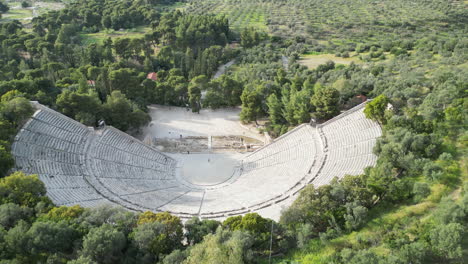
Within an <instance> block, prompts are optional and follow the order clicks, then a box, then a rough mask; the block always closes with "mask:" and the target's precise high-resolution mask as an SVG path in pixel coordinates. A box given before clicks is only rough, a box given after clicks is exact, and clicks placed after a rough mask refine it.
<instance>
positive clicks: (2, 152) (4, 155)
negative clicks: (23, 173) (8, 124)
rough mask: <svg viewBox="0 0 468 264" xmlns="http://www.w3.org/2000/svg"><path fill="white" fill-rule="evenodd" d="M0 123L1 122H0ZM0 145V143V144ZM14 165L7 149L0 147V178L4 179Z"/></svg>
mask: <svg viewBox="0 0 468 264" xmlns="http://www.w3.org/2000/svg"><path fill="white" fill-rule="evenodd" d="M0 122H1V121H0ZM0 143H1V142H0ZM14 165H15V160H14V159H13V155H11V152H10V151H9V149H7V148H5V146H3V145H0V178H3V177H5V175H6V174H7V173H8V171H9V170H10V169H11V168H12V167H13V166H14Z"/></svg>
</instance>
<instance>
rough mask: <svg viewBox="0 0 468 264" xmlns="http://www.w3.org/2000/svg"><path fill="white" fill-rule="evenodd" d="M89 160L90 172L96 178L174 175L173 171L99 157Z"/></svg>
mask: <svg viewBox="0 0 468 264" xmlns="http://www.w3.org/2000/svg"><path fill="white" fill-rule="evenodd" d="M91 162H92V163H91V164H92V166H91V168H92V170H93V172H92V173H93V174H94V175H95V176H96V177H98V178H99V177H102V178H122V179H128V178H135V179H166V178H170V177H173V176H174V172H173V171H157V170H153V169H146V168H143V167H137V166H132V165H128V164H119V163H115V162H110V161H105V160H99V159H93V160H92V161H91Z"/></svg>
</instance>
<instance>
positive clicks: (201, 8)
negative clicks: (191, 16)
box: [185, 1, 268, 31]
mask: <svg viewBox="0 0 468 264" xmlns="http://www.w3.org/2000/svg"><path fill="white" fill-rule="evenodd" d="M265 6H266V4H262V3H255V2H252V3H250V2H248V3H247V2H244V3H242V5H238V4H235V5H232V4H231V3H229V2H224V1H207V2H203V3H198V2H196V3H195V4H192V5H187V6H186V7H185V10H186V11H187V12H191V13H195V14H207V13H211V14H216V15H224V16H226V17H227V18H228V19H229V25H230V26H231V28H232V29H234V30H241V29H243V28H246V27H254V28H256V29H260V30H264V31H268V26H267V21H266V16H267V15H266V13H265V12H266V11H267V9H266V8H265Z"/></svg>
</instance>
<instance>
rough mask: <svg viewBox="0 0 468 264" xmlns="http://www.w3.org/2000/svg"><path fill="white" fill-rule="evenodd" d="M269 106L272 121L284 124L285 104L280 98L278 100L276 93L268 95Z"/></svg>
mask: <svg viewBox="0 0 468 264" xmlns="http://www.w3.org/2000/svg"><path fill="white" fill-rule="evenodd" d="M267 106H268V116H269V119H270V122H271V123H272V124H273V125H277V124H282V123H283V122H284V118H283V115H282V108H283V105H282V104H281V102H280V100H278V97H277V96H276V94H274V93H273V94H271V95H270V96H268V98H267Z"/></svg>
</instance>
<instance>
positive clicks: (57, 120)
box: [33, 109, 89, 136]
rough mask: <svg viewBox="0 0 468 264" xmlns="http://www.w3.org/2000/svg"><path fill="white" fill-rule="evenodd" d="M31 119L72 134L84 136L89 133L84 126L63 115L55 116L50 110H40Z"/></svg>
mask: <svg viewBox="0 0 468 264" xmlns="http://www.w3.org/2000/svg"><path fill="white" fill-rule="evenodd" d="M33 118H35V119H38V120H41V121H43V122H46V123H49V124H51V125H53V126H56V127H60V128H62V129H64V130H67V131H69V132H71V133H73V134H78V135H81V136H84V135H86V134H87V133H89V130H88V128H87V127H86V126H84V125H82V124H80V123H79V122H76V121H75V120H73V119H71V118H68V117H66V116H64V115H57V113H56V112H51V111H50V110H45V109H42V110H40V111H38V112H36V113H35V114H34V116H33Z"/></svg>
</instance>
